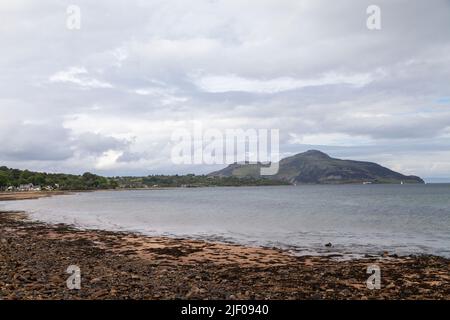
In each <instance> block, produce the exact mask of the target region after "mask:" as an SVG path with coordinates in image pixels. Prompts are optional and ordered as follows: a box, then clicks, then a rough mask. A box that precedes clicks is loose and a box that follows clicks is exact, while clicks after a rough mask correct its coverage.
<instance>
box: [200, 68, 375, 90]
mask: <svg viewBox="0 0 450 320" xmlns="http://www.w3.org/2000/svg"><path fill="white" fill-rule="evenodd" d="M373 78H374V77H373V76H372V75H371V74H369V73H361V74H352V75H344V74H337V73H334V72H331V73H326V74H324V75H322V76H319V77H318V78H314V79H313V78H312V79H297V78H291V77H282V78H274V79H267V80H262V79H248V78H242V77H239V76H237V75H226V76H203V77H193V81H194V82H195V84H196V85H197V86H198V87H199V88H200V89H201V90H203V91H206V92H213V93H220V92H228V91H243V92H253V93H277V92H282V91H288V90H295V89H302V88H307V87H318V86H327V85H350V86H354V87H363V86H365V85H367V84H369V83H370V82H372V81H373Z"/></svg>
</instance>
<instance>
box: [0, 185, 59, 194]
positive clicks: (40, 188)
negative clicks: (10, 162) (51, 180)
mask: <svg viewBox="0 0 450 320" xmlns="http://www.w3.org/2000/svg"><path fill="white" fill-rule="evenodd" d="M58 189H59V185H58V184H55V185H53V186H40V185H34V184H32V183H27V184H21V185H19V186H18V187H15V186H8V187H7V188H5V190H4V191H6V192H27V191H54V190H58Z"/></svg>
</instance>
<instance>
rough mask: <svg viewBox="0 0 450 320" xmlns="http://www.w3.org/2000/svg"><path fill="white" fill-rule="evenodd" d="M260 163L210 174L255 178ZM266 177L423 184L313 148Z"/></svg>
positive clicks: (311, 181)
mask: <svg viewBox="0 0 450 320" xmlns="http://www.w3.org/2000/svg"><path fill="white" fill-rule="evenodd" d="M261 166H262V165H261V164H232V165H229V166H228V167H226V168H224V169H222V170H219V171H216V172H212V173H210V175H211V176H219V177H227V176H234V177H255V178H256V177H259V176H260V174H259V172H260V168H261ZM267 178H269V179H272V180H281V181H287V182H289V183H292V184H343V183H401V182H403V183H424V181H423V180H422V179H421V178H419V177H416V176H405V175H403V174H401V173H398V172H395V171H392V170H390V169H388V168H385V167H383V166H381V165H379V164H376V163H373V162H365V161H354V160H341V159H336V158H332V157H330V156H329V155H327V154H325V153H323V152H321V151H317V150H309V151H306V152H304V153H299V154H296V155H294V156H292V157H288V158H285V159H282V160H281V161H280V169H279V172H278V174H276V175H274V176H267Z"/></svg>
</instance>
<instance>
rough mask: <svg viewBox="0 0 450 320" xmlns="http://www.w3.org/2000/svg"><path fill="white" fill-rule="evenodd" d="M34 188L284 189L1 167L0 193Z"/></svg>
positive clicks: (191, 178) (192, 178)
mask: <svg viewBox="0 0 450 320" xmlns="http://www.w3.org/2000/svg"><path fill="white" fill-rule="evenodd" d="M25 184H33V185H34V186H41V187H43V188H45V187H46V186H50V187H52V188H53V189H59V190H100V189H116V188H124V189H125V188H131V189H133V188H158V187H163V188H164V187H187V188H189V187H211V186H267V185H285V184H288V183H287V182H284V181H277V180H272V179H264V178H252V177H245V178H240V177H217V176H208V175H195V174H187V175H151V176H145V177H102V176H99V175H96V174H93V173H90V172H86V173H84V174H82V175H73V174H63V173H45V172H33V171H29V170H19V169H10V168H7V167H0V190H6V189H7V188H8V187H14V188H17V187H19V186H20V185H25Z"/></svg>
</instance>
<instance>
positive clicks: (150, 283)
mask: <svg viewBox="0 0 450 320" xmlns="http://www.w3.org/2000/svg"><path fill="white" fill-rule="evenodd" d="M48 195H49V194H45V195H43V194H39V193H35V194H33V195H31V194H30V195H29V197H40V196H48ZM50 195H51V194H50ZM0 198H1V197H0ZM11 198H14V196H13V195H10V196H9V199H11ZM23 198H24V195H22V194H19V195H17V199H23ZM0 231H1V232H0V298H1V299H450V263H449V262H450V261H449V259H446V258H443V257H437V256H430V255H427V256H402V257H399V256H396V255H390V254H389V253H386V254H384V255H382V256H377V257H375V256H367V257H365V258H362V259H353V260H344V261H340V260H339V259H337V257H333V256H294V255H292V254H290V253H289V252H287V251H283V250H280V249H276V248H261V247H249V246H241V245H234V244H224V243H215V242H206V241H200V240H191V239H182V238H168V237H149V236H143V235H139V234H135V233H128V232H111V231H103V230H80V229H76V228H73V227H71V226H68V225H64V224H57V225H50V224H45V223H41V222H36V221H32V220H30V219H29V218H28V216H27V214H26V213H24V212H2V213H0ZM71 265H75V266H78V267H79V268H80V271H81V288H80V289H79V290H77V289H75V290H70V289H68V287H67V285H66V280H67V279H68V278H69V276H70V274H68V273H67V268H68V267H69V266H71ZM371 265H377V266H379V268H380V270H381V288H380V289H373V290H371V289H369V288H368V287H367V284H366V281H367V279H368V278H369V276H370V274H368V273H367V268H368V266H371Z"/></svg>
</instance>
